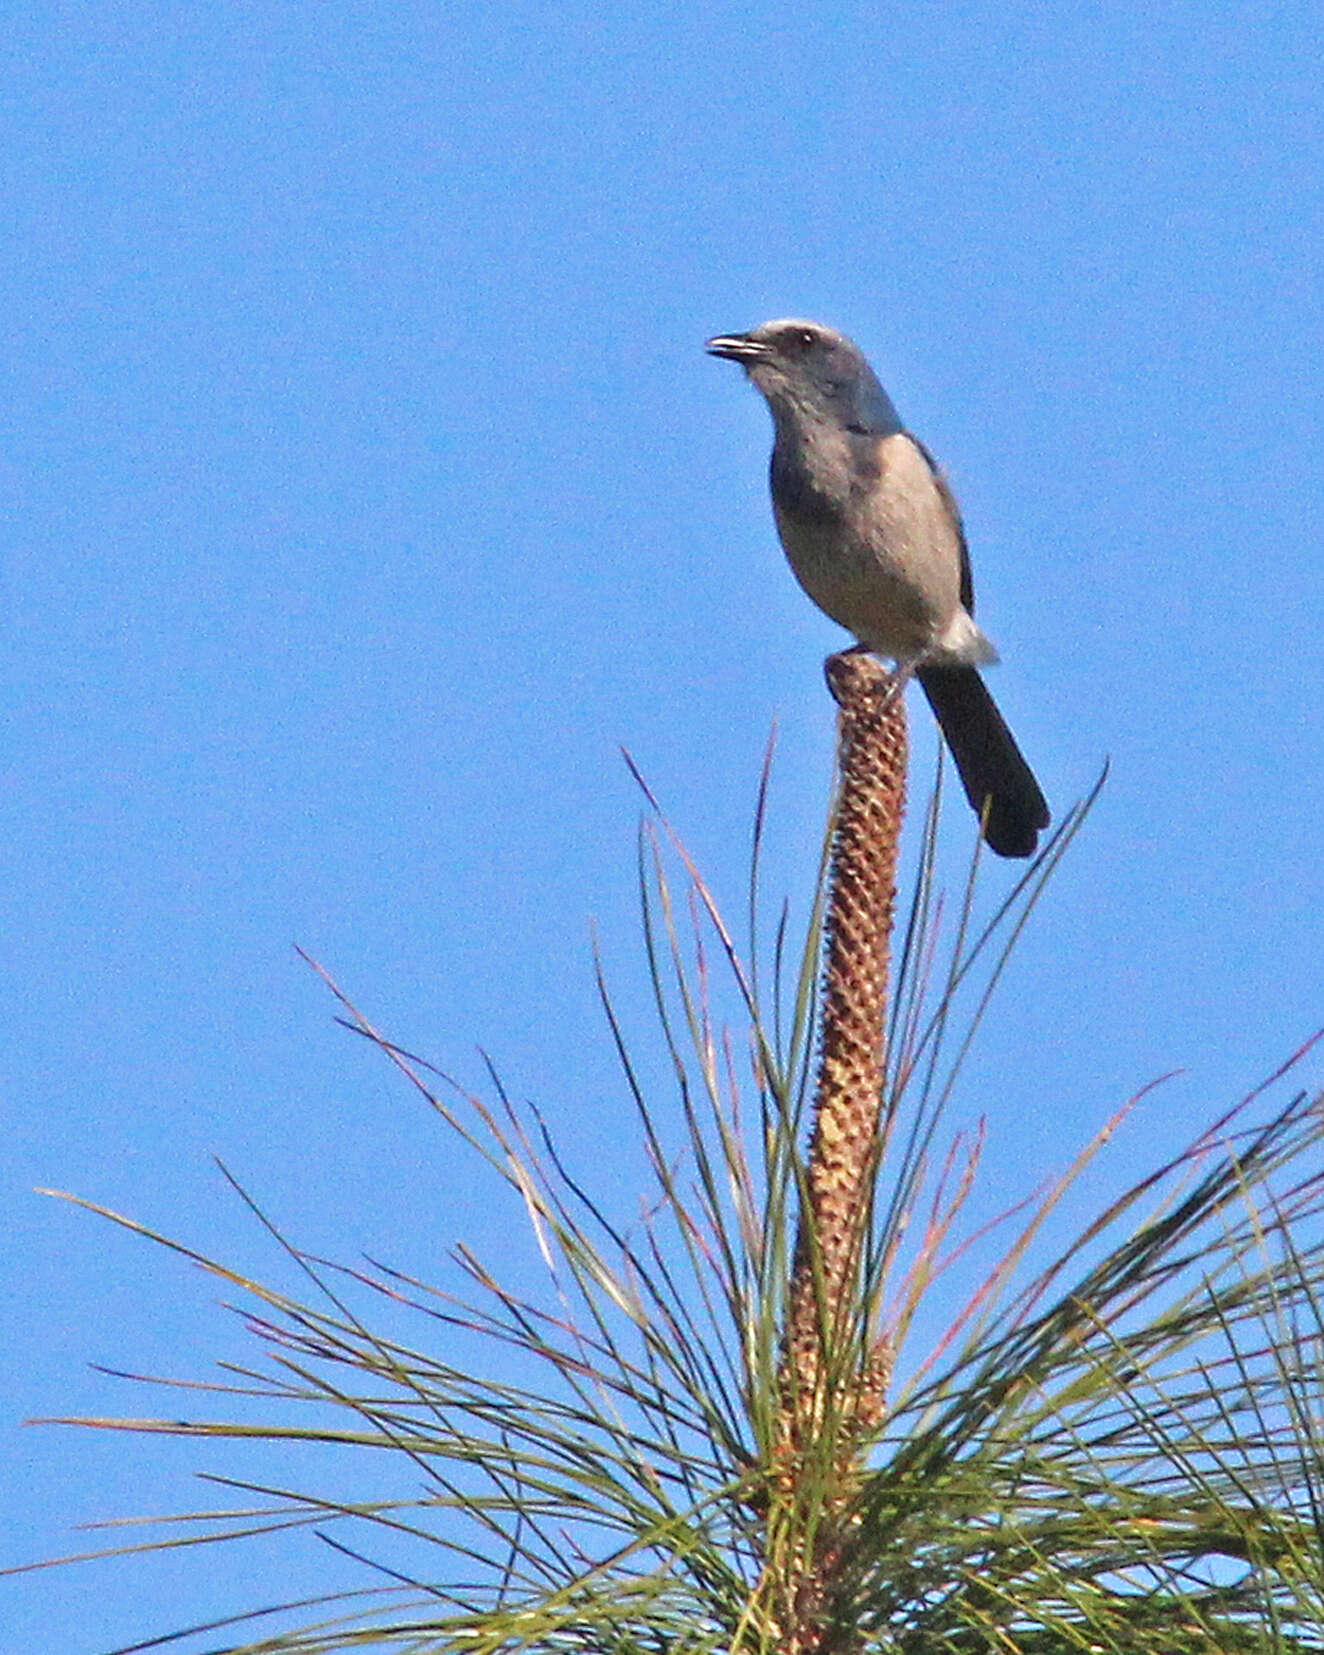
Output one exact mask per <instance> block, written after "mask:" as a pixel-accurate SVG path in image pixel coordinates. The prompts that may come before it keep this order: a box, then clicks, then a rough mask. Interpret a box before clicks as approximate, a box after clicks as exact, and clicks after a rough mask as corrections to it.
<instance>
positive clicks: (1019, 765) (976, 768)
mask: <svg viewBox="0 0 1324 1655" xmlns="http://www.w3.org/2000/svg"><path fill="white" fill-rule="evenodd" d="M916 676H917V677H918V679H919V681H920V683H921V684H922V685H923V687H924V693H925V695H927V696H928V698H929V705H930V706H931V707H932V708H933V711H934V715H935V717H936V718H937V720H938V723H939V725H940V726H941V727H942V733H943V735H944V736H946V738H947V745H948V746H949V747H950V748H951V750H952V757H953V758H954V759H955V760H956V768H957V770H958V772H959V773H960V777H961V785H962V787H964V788H965V796H966V798H967V799H969V801H970V803H971V805H973V807H974V810H975V814H976V815H982V814H983V811H984V802H985V800H986V799H988V800H991V801H992V803H991V804H990V805H989V807H988V822H987V825H986V826H985V829H984V837H985V838H986V839H987V840H988V844H989V849H990V850H994V851H996V852H997V853H998V855H999V856H1033V855H1034V849H1035V846H1036V845H1037V844H1038V842H1039V830H1040V828H1046V827H1047V826H1048V805H1047V804H1046V803H1045V801H1044V796H1043V794H1042V793H1041V792H1040V791H1039V783H1038V782H1037V781H1035V779H1034V772H1033V771H1032V770H1031V769H1030V767H1029V765H1028V764H1026V762H1025V759H1024V758H1023V756H1022V754H1021V750H1020V748H1019V747H1018V746H1017V745H1016V742H1015V738H1014V737H1013V736H1012V733H1011V731H1010V730H1009V729H1008V728H1007V726H1006V724H1004V723H1003V720H1002V714H1001V713H1000V712H999V711H998V709H997V706H996V705H995V703H994V701H993V697H992V696H991V695H990V694H989V693H988V688H987V686H986V685H985V683H984V680H983V679H982V678H981V677H980V676H979V674H978V673H977V672H976V671H975V669H974V668H973V667H923V668H921V669H920V671H919V672H918V673H917V674H916Z"/></svg>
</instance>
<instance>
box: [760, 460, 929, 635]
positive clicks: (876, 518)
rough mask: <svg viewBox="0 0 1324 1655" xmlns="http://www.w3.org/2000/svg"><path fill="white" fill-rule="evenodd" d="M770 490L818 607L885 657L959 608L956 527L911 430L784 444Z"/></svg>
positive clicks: (788, 547)
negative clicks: (905, 433) (896, 433)
mask: <svg viewBox="0 0 1324 1655" xmlns="http://www.w3.org/2000/svg"><path fill="white" fill-rule="evenodd" d="M772 497H773V508H774V511H775V514H776V518H777V529H778V533H779V535H780V537H781V542H782V545H783V547H784V548H785V551H786V555H787V558H788V560H789V561H790V564H791V568H792V569H793V570H794V572H795V575H796V578H797V579H798V580H799V582H800V584H801V586H803V587H804V589H805V591H806V592H807V593H808V594H809V596H810V597H811V598H812V599H813V600H814V602H815V603H816V604H817V605H818V606H819V608H820V609H822V610H824V611H825V612H826V613H827V614H828V615H830V616H831V617H832V619H833V620H834V621H836V622H838V624H839V625H841V626H844V627H846V628H847V630H848V631H850V632H852V633H853V634H854V635H855V637H856V638H858V639H859V640H860V641H861V642H862V643H865V644H868V645H869V646H870V647H871V648H873V649H876V650H878V651H879V652H880V653H881V654H884V655H887V656H889V657H892V658H895V659H900V660H910V659H915V658H918V657H919V656H921V655H923V654H924V653H925V652H927V651H928V650H930V649H931V648H933V647H934V645H935V643H936V642H937V641H938V640H939V639H940V638H941V636H942V635H943V633H944V632H945V630H946V628H947V627H948V626H949V625H950V624H951V622H952V620H953V617H954V616H955V614H956V612H957V610H958V609H959V608H960V566H961V552H960V532H959V529H958V527H957V525H956V524H955V522H954V521H953V518H952V514H951V512H950V511H949V509H948V508H947V505H946V503H945V501H944V500H943V498H942V495H941V492H940V490H939V488H938V485H937V482H936V479H935V478H934V475H933V471H932V468H931V466H930V465H929V463H928V461H927V459H926V458H925V456H924V454H923V453H922V452H921V451H920V449H919V448H918V447H917V445H916V444H915V443H914V442H913V441H912V440H911V439H910V438H909V437H907V436H904V435H901V434H898V435H896V436H888V437H882V438H877V437H866V436H861V435H857V434H855V433H852V432H849V431H846V430H837V431H833V432H827V433H821V434H817V435H816V437H815V440H812V441H803V440H802V441H800V442H798V443H795V444H783V443H781V442H779V443H778V445H777V447H776V448H775V449H774V451H773V461H772Z"/></svg>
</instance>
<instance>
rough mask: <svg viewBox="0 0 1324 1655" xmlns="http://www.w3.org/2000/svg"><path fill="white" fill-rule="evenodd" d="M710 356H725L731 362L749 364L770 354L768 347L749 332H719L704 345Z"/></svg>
mask: <svg viewBox="0 0 1324 1655" xmlns="http://www.w3.org/2000/svg"><path fill="white" fill-rule="evenodd" d="M703 348H704V350H706V351H707V352H708V354H709V356H724V357H726V358H727V360H728V361H731V362H743V363H745V364H746V365H748V364H749V363H751V362H757V361H758V359H759V357H761V356H766V355H767V354H768V347H767V346H766V345H763V344H760V343H759V341H758V340H757V339H751V338H750V336H749V335H748V334H747V333H719V334H717V335H716V336H715V337H714V338H712V339H709V340H708V341H707V343H706V344H705V345H704V347H703Z"/></svg>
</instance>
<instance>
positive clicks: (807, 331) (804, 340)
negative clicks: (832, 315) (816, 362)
mask: <svg viewBox="0 0 1324 1655" xmlns="http://www.w3.org/2000/svg"><path fill="white" fill-rule="evenodd" d="M795 342H796V344H797V345H799V347H800V349H801V350H806V351H807V350H809V349H811V348H812V347H813V346H814V345H816V344H817V343H818V340H817V338H816V336H815V334H814V330H813V329H812V328H801V329H800V331H799V333H798V334H797V335H796V337H795Z"/></svg>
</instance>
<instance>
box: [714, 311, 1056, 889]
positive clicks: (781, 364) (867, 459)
mask: <svg viewBox="0 0 1324 1655" xmlns="http://www.w3.org/2000/svg"><path fill="white" fill-rule="evenodd" d="M706 348H707V349H708V351H709V352H710V353H711V354H712V355H713V356H724V357H728V358H729V359H730V360H731V361H733V362H739V363H740V365H741V366H742V367H743V368H744V370H745V372H746V373H747V374H748V375H749V377H750V379H751V380H753V382H754V384H755V385H756V386H757V387H758V389H759V390H760V391H761V392H762V393H763V395H764V397H765V398H766V399H767V403H768V407H769V408H770V409H771V410H772V423H773V427H774V431H775V439H774V443H773V449H772V466H771V482H772V507H773V513H774V515H775V517H776V519H777V532H778V534H779V535H780V537H781V543H782V546H783V548H784V550H785V552H786V556H787V558H788V559H789V561H790V565H791V568H792V570H793V571H794V572H795V577H796V579H797V580H798V581H799V582H800V584H801V586H803V587H804V589H805V591H806V592H807V593H808V594H809V596H810V597H811V598H812V599H813V600H814V602H815V603H816V604H817V605H818V607H819V608H820V609H822V610H823V611H824V612H825V613H826V614H828V615H830V616H831V617H832V619H833V620H834V621H836V622H838V623H839V624H840V625H841V626H844V627H845V628H846V629H847V631H849V632H852V633H854V635H855V637H856V639H857V640H858V641H859V643H860V644H862V645H863V646H864V647H865V648H866V649H869V650H873V651H875V652H876V653H877V654H879V655H882V656H885V657H886V658H887V659H889V660H892V661H895V662H896V665H897V671H898V676H899V677H900V679H901V682H902V683H903V684H904V683H905V681H906V680H907V679H908V678H909V677H910V675H911V674H912V673H913V674H914V675H915V677H917V678H918V679H919V681H920V684H921V685H922V686H923V689H924V693H925V695H927V696H928V698H929V704H930V706H931V707H932V708H933V711H934V714H935V715H936V717H937V720H938V723H939V725H940V726H941V728H942V733H943V735H944V736H945V737H946V739H947V745H948V746H949V747H950V748H951V750H952V757H953V758H954V759H955V760H956V768H957V771H958V772H959V774H960V777H961V783H962V786H963V787H964V788H965V793H966V797H967V798H968V799H969V801H970V803H971V805H973V807H974V809H975V811H976V813H977V814H979V815H981V816H982V815H983V813H984V810H985V808H986V807H987V811H988V816H987V820H986V822H985V825H984V836H985V838H986V839H987V840H988V843H989V846H990V848H991V849H993V850H995V851H996V852H997V853H998V855H999V856H1031V855H1033V854H1034V849H1035V846H1036V844H1037V843H1038V838H1039V830H1040V829H1041V828H1045V827H1047V826H1048V820H1049V817H1048V806H1047V804H1046V803H1045V802H1044V796H1043V794H1042V793H1041V792H1040V791H1039V784H1038V782H1036V781H1035V779H1034V773H1033V772H1032V771H1031V769H1030V767H1029V765H1028V764H1027V763H1026V762H1025V759H1024V758H1023V757H1022V755H1021V750H1020V748H1019V747H1018V746H1017V745H1016V743H1015V741H1014V739H1013V738H1012V734H1011V731H1010V730H1009V729H1008V728H1007V726H1006V724H1005V723H1004V722H1003V719H1002V715H1001V714H1000V713H999V712H998V709H997V707H996V706H995V705H994V702H993V697H992V696H991V695H990V694H989V693H988V690H987V688H986V687H985V684H984V681H983V679H982V678H981V677H980V676H979V672H978V670H977V669H978V668H979V667H981V666H986V665H988V663H989V662H992V661H996V660H997V658H998V656H997V651H996V650H995V649H994V648H993V645H992V644H991V643H990V642H989V641H988V639H987V638H986V637H985V636H984V634H983V633H982V632H981V631H980V630H979V628H978V627H977V626H976V625H975V621H974V615H973V609H974V592H973V588H972V586H971V583H970V558H969V554H968V552H967V550H966V543H965V532H964V530H963V529H962V527H961V514H960V512H959V511H958V510H957V505H956V501H955V499H954V498H953V496H952V492H951V490H950V489H949V488H948V486H947V483H946V481H945V480H944V478H943V476H942V473H941V472H940V471H939V470H938V468H937V466H936V465H935V464H934V461H933V459H932V457H931V456H930V455H929V453H928V450H927V449H925V448H924V446H923V444H921V443H920V442H918V441H916V439H915V438H914V437H912V436H911V435H910V433H909V432H908V431H907V430H906V429H905V427H904V426H903V425H902V423H901V420H900V418H899V417H898V415H897V411H896V409H895V408H894V407H893V406H892V402H891V399H890V398H889V397H888V395H887V393H886V391H884V390H883V388H882V386H881V385H880V384H879V383H878V380H877V377H876V376H875V374H874V371H873V369H872V368H871V367H870V366H869V364H868V362H867V361H866V360H865V357H864V354H863V352H862V351H861V350H860V349H859V347H858V346H857V345H855V344H853V343H852V342H851V341H850V340H849V339H847V338H846V337H845V336H844V335H843V334H840V333H836V332H834V331H833V329H831V328H827V327H823V326H822V324H821V323H818V322H805V321H799V320H795V319H787V320H783V321H777V322H764V323H763V324H762V326H761V327H757V328H754V329H753V330H752V331H751V332H749V333H723V334H718V336H717V337H716V338H715V339H710V340H709V341H708V344H707V347H706Z"/></svg>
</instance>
